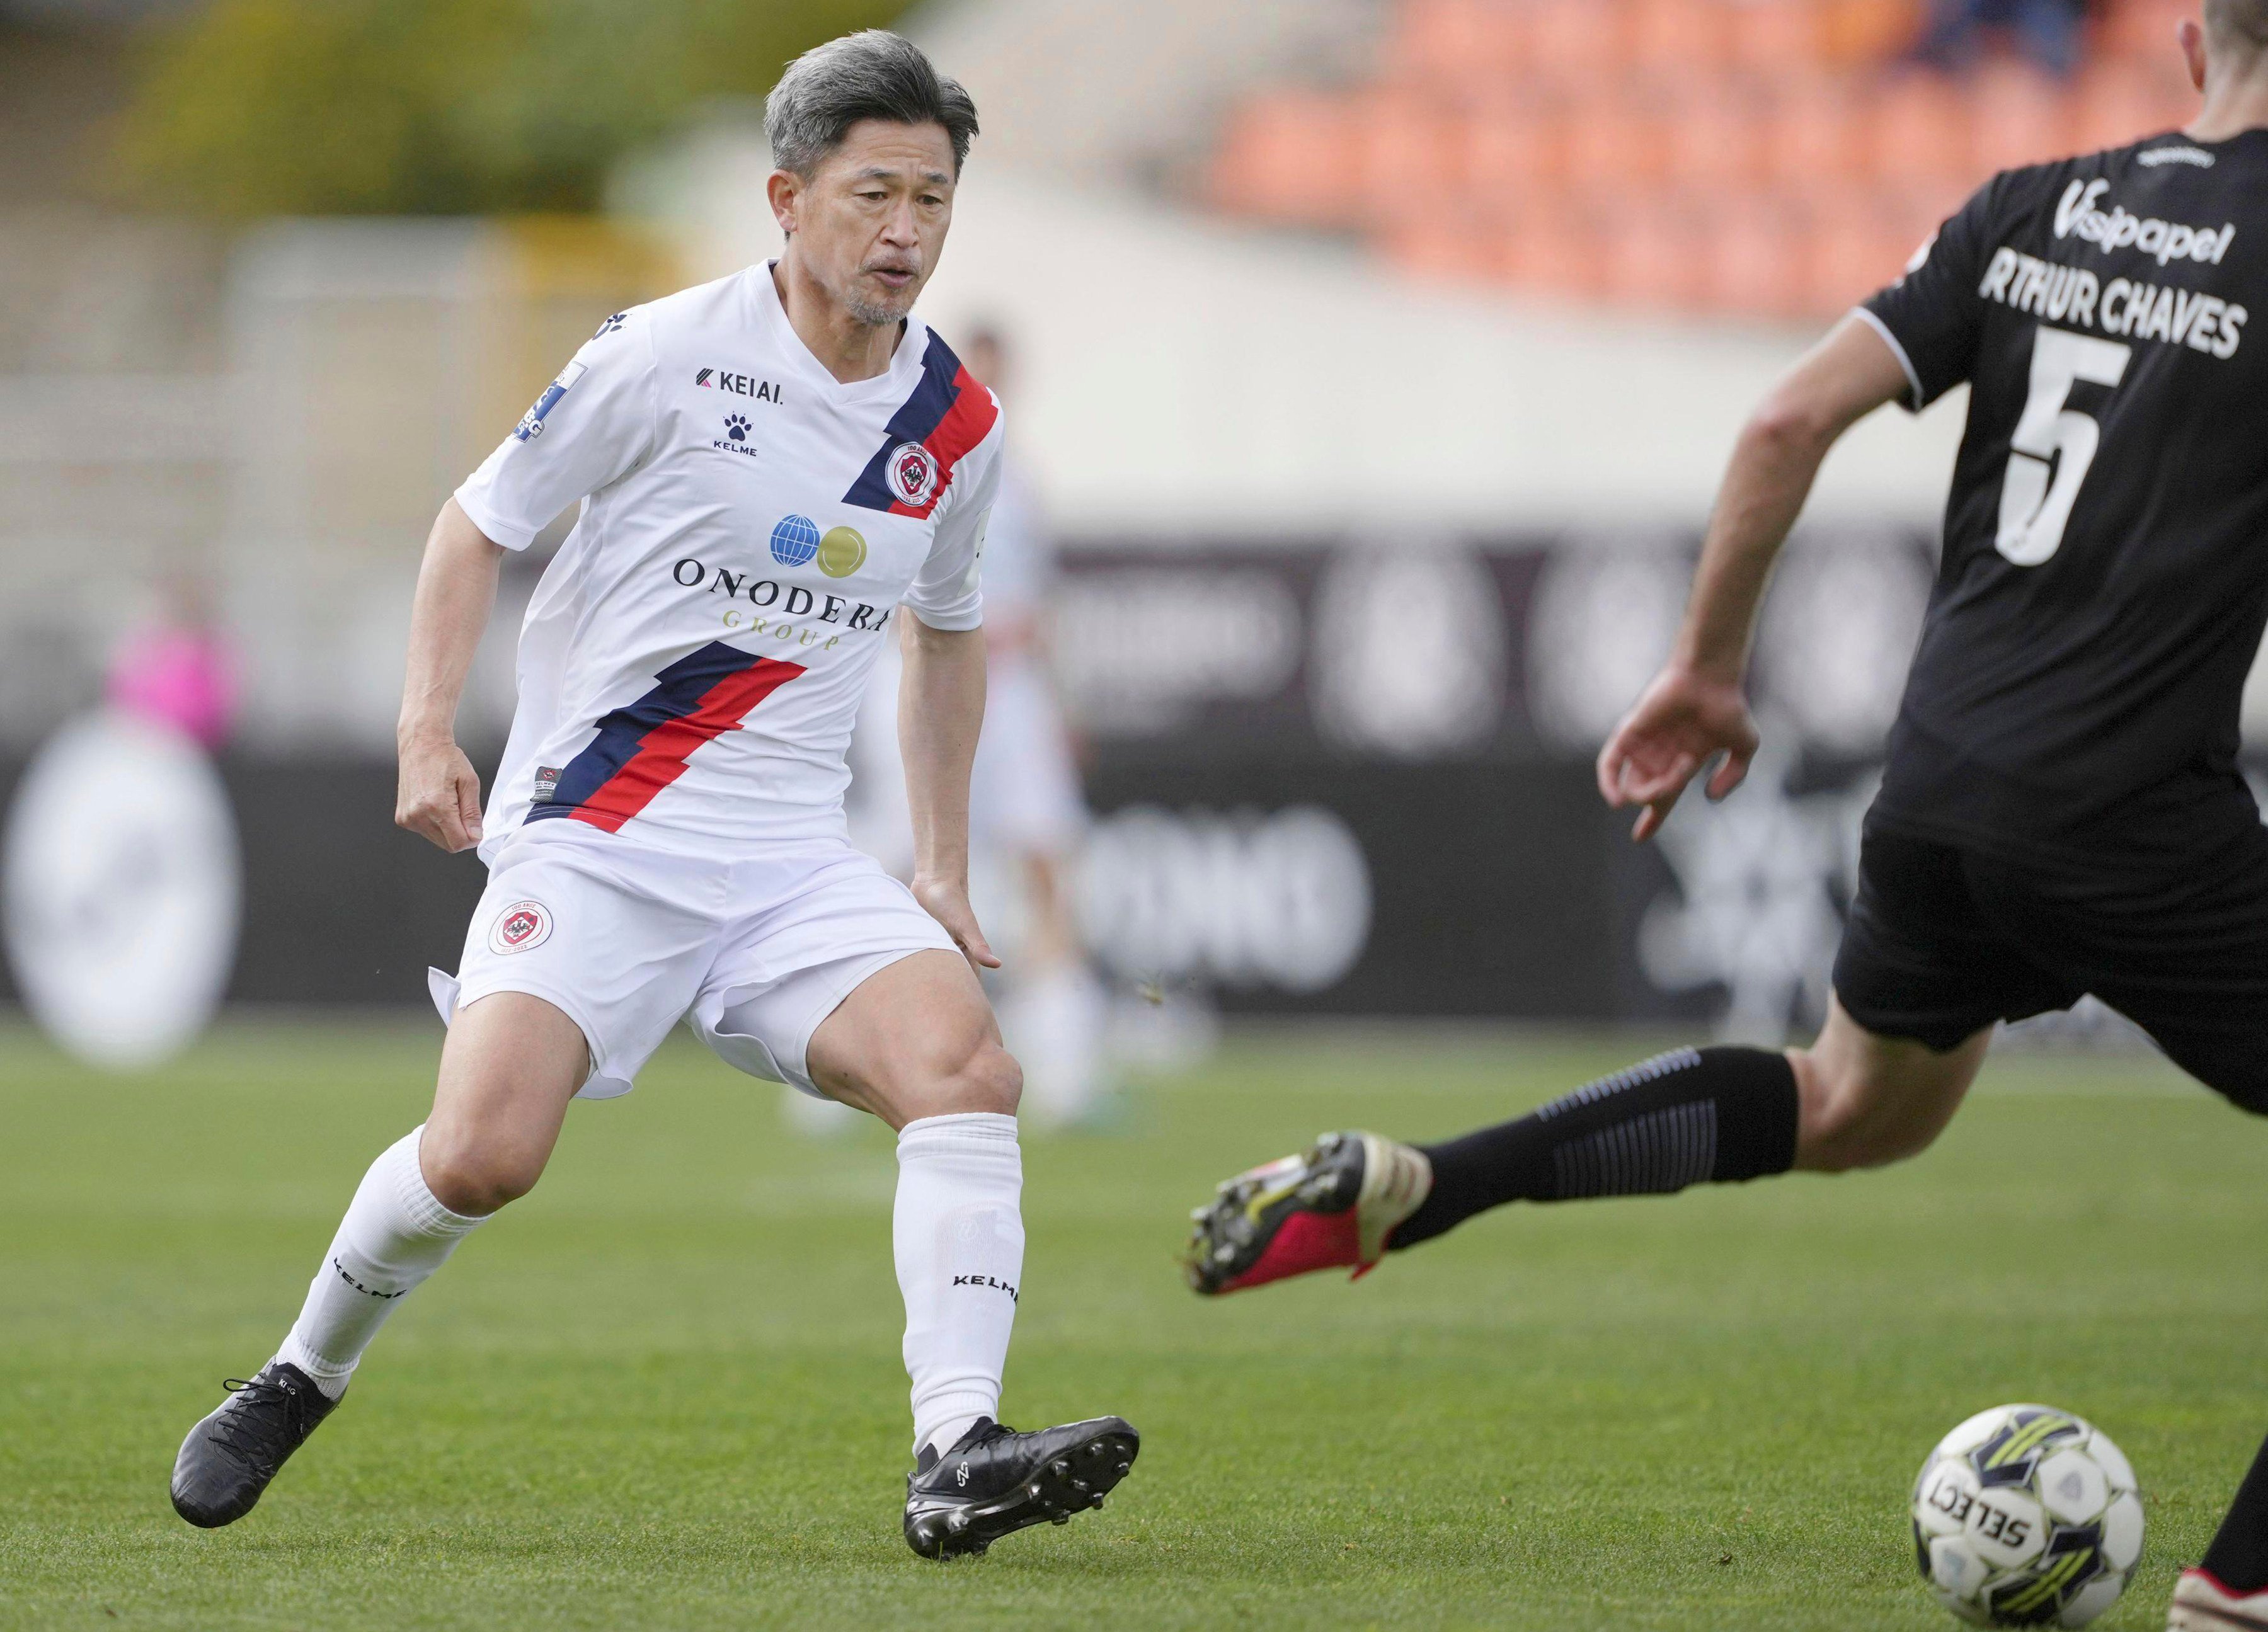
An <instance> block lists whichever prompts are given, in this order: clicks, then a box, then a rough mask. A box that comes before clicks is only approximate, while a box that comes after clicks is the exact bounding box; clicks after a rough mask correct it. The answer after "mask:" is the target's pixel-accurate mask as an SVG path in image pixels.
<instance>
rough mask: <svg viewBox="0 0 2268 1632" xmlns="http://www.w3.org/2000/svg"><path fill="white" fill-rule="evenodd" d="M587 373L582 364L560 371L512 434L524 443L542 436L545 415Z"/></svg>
mask: <svg viewBox="0 0 2268 1632" xmlns="http://www.w3.org/2000/svg"><path fill="white" fill-rule="evenodd" d="M584 373H585V369H584V367H583V365H582V364H580V363H570V364H568V365H567V366H566V367H565V368H563V369H562V370H560V371H559V378H558V379H555V380H553V381H552V382H551V383H550V384H549V385H548V386H545V387H544V388H543V394H542V395H541V396H540V397H538V398H536V399H535V405H534V407H533V408H529V409H528V410H527V413H525V414H522V415H520V416H519V424H517V425H515V426H513V427H512V435H513V436H515V437H519V439H520V440H521V441H522V442H533V441H534V440H535V439H536V437H540V436H541V435H542V434H543V417H544V415H547V414H549V413H550V412H551V410H552V409H553V408H556V407H557V406H558V405H559V399H560V398H562V397H563V396H565V395H566V394H567V393H568V392H569V391H570V390H571V389H572V388H573V386H574V384H575V382H576V381H577V380H578V379H582V378H583V375H584Z"/></svg>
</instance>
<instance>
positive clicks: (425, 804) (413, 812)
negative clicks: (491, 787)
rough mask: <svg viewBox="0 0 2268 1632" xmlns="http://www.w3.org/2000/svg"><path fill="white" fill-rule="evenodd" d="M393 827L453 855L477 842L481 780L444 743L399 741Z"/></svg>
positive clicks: (452, 747)
mask: <svg viewBox="0 0 2268 1632" xmlns="http://www.w3.org/2000/svg"><path fill="white" fill-rule="evenodd" d="M394 826H395V827H407V828H408V829H409V831H410V832H412V833H414V834H419V835H421V836H422V837H424V838H428V839H431V841H432V842H434V843H436V844H438V845H439V846H440V847H441V848H442V849H445V850H447V851H449V852H450V853H451V854H454V853H455V852H457V851H459V850H468V849H472V848H473V846H475V844H478V843H479V842H481V779H480V777H479V776H478V775H477V774H476V773H475V771H474V769H473V762H472V761H470V760H468V759H467V758H466V757H465V751H464V750H463V749H462V748H460V747H459V746H457V745H456V744H455V743H454V742H453V741H452V740H450V739H448V738H446V737H441V738H422V739H414V740H413V739H404V740H403V742H402V743H401V783H400V786H399V788H398V789H397V790H396V792H395V794H394Z"/></svg>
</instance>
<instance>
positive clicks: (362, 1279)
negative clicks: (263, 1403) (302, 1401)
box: [276, 1124, 485, 1400]
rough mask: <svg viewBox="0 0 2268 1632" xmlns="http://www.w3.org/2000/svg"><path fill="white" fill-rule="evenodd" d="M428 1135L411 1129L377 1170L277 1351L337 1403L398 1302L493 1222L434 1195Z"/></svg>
mask: <svg viewBox="0 0 2268 1632" xmlns="http://www.w3.org/2000/svg"><path fill="white" fill-rule="evenodd" d="M424 1131H425V1129H424V1127H423V1124H420V1125H419V1126H417V1127H416V1128H411V1129H410V1130H409V1134H408V1135H407V1136H405V1137H403V1138H401V1140H399V1141H397V1142H396V1143H394V1144H391V1145H389V1146H387V1150H386V1152H385V1154H383V1155H382V1156H380V1157H379V1158H378V1159H377V1160H376V1161H374V1162H372V1164H371V1165H370V1171H369V1172H368V1173H365V1174H364V1175H363V1177H362V1184H361V1186H360V1187H359V1188H357V1190H356V1191H355V1195H354V1200H353V1201H352V1202H350V1203H349V1204H348V1206H347V1216H346V1217H344V1218H342V1219H341V1220H340V1221H339V1232H338V1234H337V1235H336V1236H335V1237H334V1238H333V1239H332V1241H331V1250H330V1251H329V1252H328V1253H324V1254H323V1264H322V1268H320V1269H318V1270H316V1271H315V1279H314V1281H313V1283H312V1284H310V1285H309V1287H308V1288H307V1301H306V1304H305V1305H302V1306H301V1308H300V1310H299V1318H298V1320H297V1321H295V1322H294V1323H293V1324H292V1327H291V1335H289V1336H288V1337H286V1338H285V1339H284V1347H283V1348H281V1349H278V1350H276V1358H277V1359H278V1360H283V1361H286V1362H288V1363H289V1364H292V1365H296V1366H298V1368H299V1369H300V1370H301V1371H305V1372H306V1374H307V1375H308V1376H309V1377H311V1378H314V1380H315V1386H317V1387H318V1388H320V1389H321V1390H322V1391H323V1392H324V1393H326V1394H328V1395H329V1396H330V1397H331V1398H332V1399H334V1400H335V1399H337V1398H338V1397H339V1396H340V1395H341V1394H342V1393H346V1389H347V1380H348V1379H349V1378H351V1377H353V1375H354V1369H355V1367H356V1365H357V1364H358V1363H360V1361H361V1359H362V1351H363V1350H364V1349H367V1348H369V1347H370V1340H371V1339H372V1338H373V1337H376V1336H377V1335H378V1328H379V1327H381V1326H384V1325H385V1324H386V1317H387V1316H388V1315H390V1314H392V1313H393V1312H394V1305H397V1304H399V1303H400V1302H401V1299H402V1298H403V1296H404V1295H405V1294H406V1293H408V1292H409V1290H410V1289H411V1288H413V1287H415V1286H417V1285H419V1284H420V1283H423V1281H424V1279H425V1277H426V1276H427V1275H431V1274H432V1273H433V1272H434V1271H435V1270H436V1269H438V1268H440V1267H441V1265H442V1264H443V1262H445V1261H446V1260H447V1258H448V1256H449V1254H450V1253H453V1252H454V1251H455V1250H456V1247H457V1243H458V1242H460V1241H461V1240H463V1239H465V1237H466V1236H467V1235H468V1233H470V1232H471V1231H472V1229H473V1227H474V1226H475V1224H481V1223H483V1222H485V1221H484V1220H482V1219H479V1218H468V1217H466V1216H465V1215H464V1214H462V1213H453V1212H451V1211H450V1210H449V1209H447V1208H446V1207H444V1206H442V1205H441V1203H440V1202H438V1201H437V1200H436V1199H435V1198H434V1195H433V1192H432V1191H431V1189H430V1188H428V1187H427V1186H426V1183H425V1174H424V1173H423V1171H422V1170H421V1169H420V1168H419V1167H418V1165H417V1140H418V1136H420V1135H421V1134H423V1132H424Z"/></svg>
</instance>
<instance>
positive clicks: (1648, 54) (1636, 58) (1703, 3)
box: [1624, 0, 1731, 84]
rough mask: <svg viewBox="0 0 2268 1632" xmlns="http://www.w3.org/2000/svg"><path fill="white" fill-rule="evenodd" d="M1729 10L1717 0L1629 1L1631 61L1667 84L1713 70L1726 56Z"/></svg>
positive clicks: (1708, 73) (1707, 74) (1728, 56)
mask: <svg viewBox="0 0 2268 1632" xmlns="http://www.w3.org/2000/svg"><path fill="white" fill-rule="evenodd" d="M1727 11H1728V8H1727V7H1726V6H1725V5H1724V4H1721V0H1630V10H1629V12H1628V14H1627V21H1626V23H1625V25H1624V26H1625V27H1626V29H1627V31H1628V32H1627V38H1628V41H1629V51H1630V55H1631V62H1633V63H1635V64H1636V65H1637V67H1638V71H1639V72H1640V73H1644V74H1650V75H1652V76H1653V77H1657V78H1660V79H1661V80H1662V81H1664V82H1665V83H1674V84H1690V83H1691V82H1692V81H1694V80H1695V79H1697V78H1700V77H1706V76H1709V75H1712V74H1714V73H1716V72H1717V71H1718V70H1721V69H1722V68H1723V67H1724V65H1725V63H1726V62H1727V61H1728V60H1729V59H1730V44H1731V42H1730V39H1729V32H1730V31H1729V30H1728V28H1727V23H1728V22H1729V21H1730V18H1729V17H1728V15H1727Z"/></svg>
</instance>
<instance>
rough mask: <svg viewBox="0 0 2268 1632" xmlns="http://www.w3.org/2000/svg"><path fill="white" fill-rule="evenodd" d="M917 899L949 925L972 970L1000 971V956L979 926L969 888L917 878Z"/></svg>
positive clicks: (939, 920) (953, 883)
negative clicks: (973, 968) (969, 900)
mask: <svg viewBox="0 0 2268 1632" xmlns="http://www.w3.org/2000/svg"><path fill="white" fill-rule="evenodd" d="M914 899H915V900H916V901H919V902H920V903H921V904H922V910H923V911H924V912H926V913H928V914H929V915H930V916H931V917H932V918H934V919H936V920H937V921H938V922H939V923H941V924H943V925H944V926H945V932H946V934H947V935H950V936H951V937H953V944H954V945H955V946H958V947H960V948H961V956H962V957H964V958H966V959H968V961H969V964H970V966H971V967H975V968H977V969H997V968H998V967H1000V959H999V956H998V954H997V953H995V952H993V950H992V948H991V945H990V943H988V942H987V941H986V940H985V938H984V931H983V930H980V929H978V928H977V927H976V910H975V909H974V908H971V907H970V906H969V904H968V886H967V885H965V884H961V883H956V882H953V881H951V880H947V879H942V878H918V877H917V878H915V879H914Z"/></svg>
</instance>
